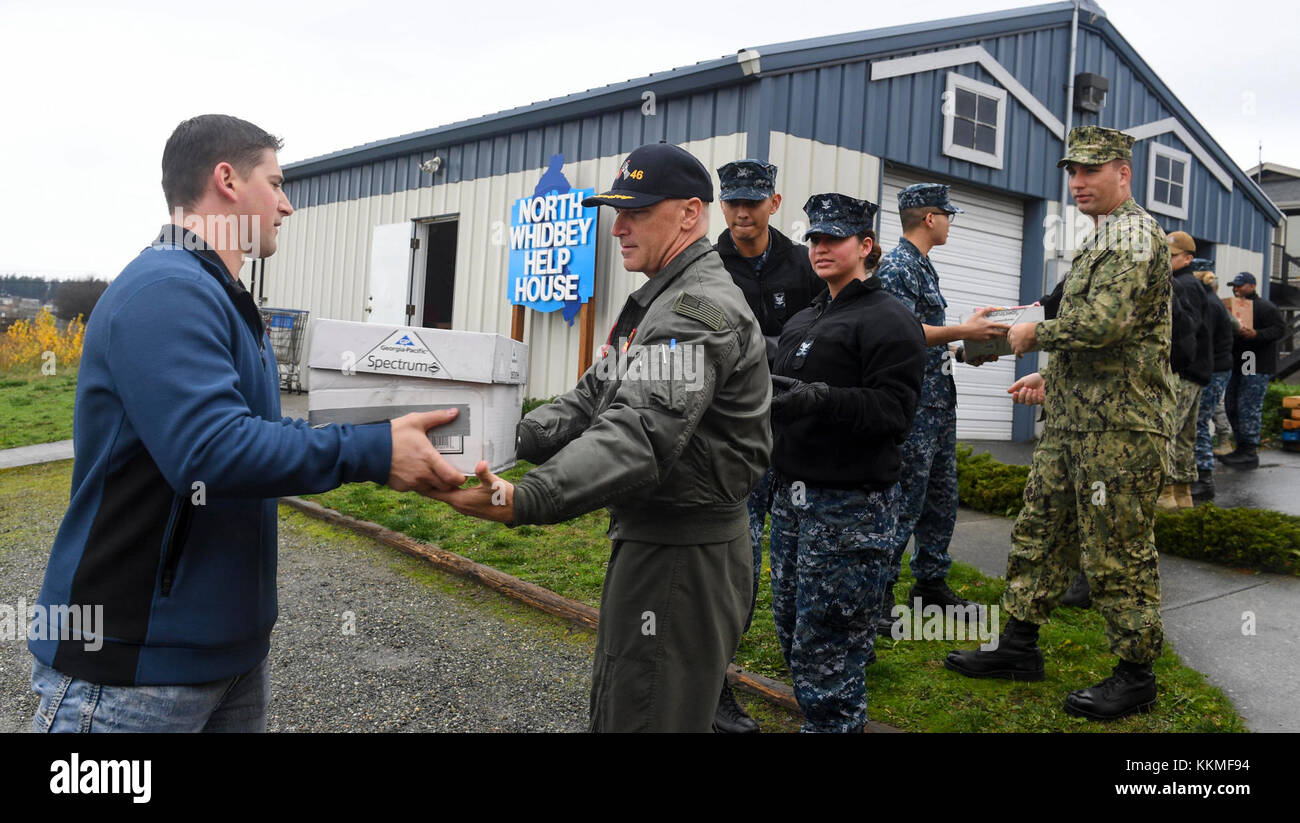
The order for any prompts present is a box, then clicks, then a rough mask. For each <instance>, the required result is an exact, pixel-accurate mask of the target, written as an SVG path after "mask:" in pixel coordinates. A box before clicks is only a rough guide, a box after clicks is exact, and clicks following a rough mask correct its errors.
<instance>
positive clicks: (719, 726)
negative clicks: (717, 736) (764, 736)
mask: <svg viewBox="0 0 1300 823" xmlns="http://www.w3.org/2000/svg"><path fill="white" fill-rule="evenodd" d="M713 730H714V731H715V732H722V733H724V734H756V733H757V732H758V724H757V723H755V722H754V718H752V717H750V716H749V715H747V714H745V710H744V709H742V708H740V704H739V703H737V702H736V696H735V695H734V694H732V693H731V686H729V685H728V684H726V683H723V684H722V694H721V695H719V696H718V708H717V711H715V712H714V713H713Z"/></svg>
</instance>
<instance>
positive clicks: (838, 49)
mask: <svg viewBox="0 0 1300 823" xmlns="http://www.w3.org/2000/svg"><path fill="white" fill-rule="evenodd" d="M1074 8H1075V6H1074V3H1072V2H1058V3H1048V4H1044V5H1037V6H1029V7H1026V8H1021V9H1010V10H1006V11H996V12H987V13H984V14H974V15H967V16H963V17H952V18H947V19H943V20H935V21H930V22H924V23H913V24H908V25H903V26H891V27H889V28H882V29H871V30H866V31H859V32H850V33H846V34H836V35H828V36H824V37H815V38H809V39H805V40H795V41H789V42H785V43H774V44H770V45H767V46H759V47H756V48H754V49H753V50H754V51H757V52H758V53H759V55H760V71H759V73H758V74H757V75H754V76H753V79H755V80H756V79H758V78H760V77H772V76H775V75H781V74H785V73H789V72H795V71H801V70H806V69H809V68H814V67H818V66H824V65H831V64H835V63H838V62H844V61H850V60H862V59H863V58H864V57H873V58H874V57H883V56H888V55H891V54H898V53H904V52H909V51H916V50H918V49H925V48H930V47H938V46H943V45H948V44H952V43H955V42H962V41H970V40H975V39H979V38H985V37H990V36H993V35H998V34H1006V33H1009V32H1026V31H1033V30H1036V29H1045V28H1050V27H1059V26H1061V25H1062V24H1066V25H1068V23H1069V21H1070V19H1071V16H1072V15H1073V12H1074ZM1079 10H1080V16H1079V25H1080V27H1081V28H1089V29H1091V30H1094V31H1096V32H1098V33H1100V34H1101V36H1103V37H1104V38H1105V39H1106V40H1107V41H1108V42H1110V43H1111V45H1112V46H1113V47H1114V48H1115V49H1116V51H1118V52H1120V54H1121V55H1122V56H1123V58H1124V59H1125V60H1126V61H1127V62H1128V63H1130V64H1131V65H1132V67H1133V69H1134V71H1135V72H1137V73H1138V74H1139V75H1140V76H1141V77H1142V79H1143V80H1144V81H1145V82H1146V83H1148V84H1149V85H1150V86H1151V88H1152V90H1153V92H1154V93H1155V94H1156V96H1157V97H1159V98H1161V101H1162V102H1163V103H1164V104H1165V105H1166V106H1167V107H1168V108H1169V109H1170V110H1171V111H1173V112H1175V113H1176V116H1177V118H1178V119H1179V120H1180V121H1181V122H1183V123H1184V124H1185V125H1186V126H1187V128H1188V130H1189V131H1190V132H1191V134H1192V135H1193V136H1195V137H1196V139H1197V140H1198V141H1199V142H1200V143H1201V144H1202V145H1203V146H1204V147H1205V149H1206V150H1207V151H1209V152H1210V154H1211V155H1213V156H1214V158H1215V159H1216V161H1218V162H1219V164H1220V165H1222V166H1223V167H1224V168H1225V169H1226V170H1227V171H1228V172H1229V173H1230V174H1231V175H1232V177H1233V179H1234V180H1235V181H1236V185H1237V186H1239V187H1241V189H1242V192H1243V194H1244V195H1245V196H1246V197H1247V198H1248V199H1249V200H1250V201H1251V202H1252V203H1253V204H1254V205H1255V206H1256V208H1258V209H1259V210H1260V211H1261V212H1263V213H1264V214H1265V215H1266V216H1268V218H1269V219H1270V220H1271V221H1272V222H1273V223H1274V224H1277V223H1278V222H1279V221H1280V220H1281V219H1282V213H1281V212H1280V211H1279V210H1278V209H1277V207H1276V206H1275V205H1274V204H1273V203H1272V201H1270V200H1269V198H1268V197H1267V196H1266V195H1264V193H1263V192H1262V191H1261V190H1260V189H1259V187H1258V186H1257V185H1256V184H1255V182H1254V180H1252V179H1250V178H1249V177H1248V176H1247V175H1246V174H1245V173H1244V172H1243V171H1242V170H1241V168H1240V167H1239V166H1237V164H1236V163H1235V162H1233V161H1232V159H1231V158H1230V157H1229V156H1228V154H1227V152H1225V151H1224V150H1223V149H1222V148H1221V147H1220V146H1219V145H1218V143H1216V142H1215V141H1214V139H1213V138H1212V137H1211V136H1210V134H1209V132H1208V131H1206V129H1205V128H1204V127H1203V126H1202V125H1201V124H1200V123H1199V122H1198V121H1197V120H1196V119H1195V118H1194V117H1192V115H1191V113H1190V112H1188V110H1187V107H1186V106H1184V105H1183V104H1182V103H1181V102H1180V101H1179V100H1178V98H1177V97H1176V96H1175V95H1174V94H1173V92H1172V91H1170V90H1169V87H1168V86H1167V85H1165V83H1164V82H1163V81H1162V80H1161V79H1160V78H1159V77H1158V76H1157V75H1156V73H1155V72H1154V71H1153V70H1152V69H1151V67H1150V66H1149V65H1147V63H1146V61H1144V60H1143V59H1142V58H1141V57H1140V56H1138V54H1137V52H1136V50H1134V49H1133V47H1132V46H1131V45H1130V44H1129V43H1128V41H1126V40H1125V39H1124V38H1123V36H1122V35H1120V34H1119V32H1118V31H1117V30H1116V29H1115V27H1114V26H1113V25H1111V23H1110V21H1109V19H1107V17H1106V14H1105V12H1104V11H1103V10H1102V9H1101V7H1100V6H1098V5H1097V4H1096V3H1094V2H1092V0H1081V2H1080V3H1079ZM742 51H743V50H742ZM745 80H746V75H745V73H744V70H743V69H742V67H741V64H740V62H739V60H738V57H737V56H736V55H728V56H724V57H720V58H716V59H713V60H705V61H702V62H699V63H696V64H695V65H692V66H684V67H680V68H675V69H672V70H670V71H665V72H658V73H654V74H651V75H648V76H646V77H639V78H634V79H631V80H627V81H624V82H622V83H615V84H612V85H608V86H603V87H600V88H596V89H588V90H587V91H583V92H578V93H576V94H570V95H566V96H563V97H556V98H552V99H549V100H544V101H540V102H537V103H533V104H530V105H527V106H519V107H517V108H513V109H508V110H505V111H501V112H497V113H495V114H489V115H485V116H483V117H477V118H474V119H471V120H464V121H461V122H459V123H452V124H449V125H445V126H439V127H437V128H433V129H428V130H426V131H421V132H414V133H412V134H406V135H402V136H399V137H394V138H390V139H387V140H379V141H376V142H373V143H366V144H364V145H361V146H356V147H354V148H349V149H344V150H342V151H337V152H333V153H331V154H327V155H322V156H320V157H314V158H310V159H307V160H302V161H299V162H296V163H290V164H288V165H286V166H285V167H284V169H285V173H286V177H287V178H288V179H289V180H298V179H303V178H306V177H311V176H315V175H321V174H326V173H329V172H335V171H340V170H344V169H351V168H353V167H355V166H358V165H361V164H366V163H374V162H376V161H383V160H389V159H393V158H399V157H402V156H410V155H414V154H418V153H420V152H426V151H431V150H433V149H435V148H445V147H447V146H450V145H453V144H458V143H464V142H467V141H473V140H481V139H483V138H485V137H494V136H499V135H505V134H510V133H513V132H518V131H521V130H525V129H532V128H537V127H539V126H544V125H550V124H556V123H559V122H562V121H568V120H573V119H576V118H582V117H591V116H593V115H597V114H600V113H603V112H610V111H614V110H618V109H626V108H629V107H637V106H640V104H641V93H642V91H644V89H645V88H646V87H647V84H653V86H654V89H655V91H656V93H657V95H658V96H659V98H660V99H664V98H668V97H672V96H674V95H688V94H695V93H699V92H703V91H707V90H709V89H715V88H718V87H720V86H724V85H731V84H738V83H742V82H744V81H745Z"/></svg>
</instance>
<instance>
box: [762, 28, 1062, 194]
mask: <svg viewBox="0 0 1300 823" xmlns="http://www.w3.org/2000/svg"><path fill="white" fill-rule="evenodd" d="M952 45H954V46H957V45H961V46H970V45H980V46H983V47H984V48H985V50H987V51H988V52H989V53H990V54H992V55H993V56H994V57H995V58H997V60H998V62H1000V63H1001V64H1002V65H1003V66H1005V67H1006V68H1007V70H1008V71H1010V72H1011V73H1012V74H1014V75H1015V76H1016V77H1017V79H1019V80H1020V82H1021V83H1022V84H1024V86H1025V87H1026V88H1028V89H1029V90H1030V91H1031V92H1033V94H1034V96H1035V97H1037V98H1038V99H1039V100H1040V101H1042V102H1043V104H1044V105H1046V106H1047V107H1048V108H1049V109H1051V110H1052V111H1053V112H1057V113H1058V114H1059V113H1060V112H1062V111H1064V109H1065V92H1064V86H1065V82H1066V68H1065V64H1066V62H1067V57H1066V55H1067V54H1068V52H1069V45H1070V44H1069V30H1068V29H1059V28H1058V29H1045V30H1039V31H1033V32H1025V33H1021V34H1015V35H1008V36H1004V37H997V38H990V39H986V40H979V41H971V42H966V43H954V44H952ZM931 51H934V50H933V49H926V50H924V51H922V52H913V53H916V54H923V53H929V52H931ZM901 56H905V55H901V54H899V55H891V57H901ZM949 71H953V72H956V73H958V74H961V75H964V76H966V77H972V78H974V79H976V80H979V81H980V82H983V83H989V84H992V85H997V82H996V80H994V78H993V77H992V76H991V75H989V74H988V72H986V71H985V70H984V69H983V68H981V67H980V66H979V65H977V64H969V65H964V66H956V67H953V68H951V69H940V70H937V71H928V72H921V73H918V74H912V75H905V76H902V77H894V78H890V79H887V80H878V81H876V82H870V76H871V70H870V61H868V60H866V59H863V60H861V61H856V62H850V63H842V64H840V65H835V66H827V67H823V68H816V69H807V70H803V71H796V72H792V73H790V74H785V75H780V76H777V77H765V78H763V80H762V83H763V84H765V85H769V86H770V87H771V88H770V89H764V90H763V92H762V94H763V96H764V99H765V100H766V99H771V100H772V110H771V118H772V119H771V121H770V122H771V127H772V129H773V130H775V131H784V132H787V133H789V134H794V135H798V136H800V137H807V138H810V139H813V140H817V141H820V142H823V143H830V144H835V145H840V146H844V147H846V148H851V149H855V150H857V151H861V152H865V153H867V154H872V155H875V156H877V157H883V158H885V159H886V160H891V161H894V162H897V163H901V164H904V165H908V166H915V167H918V168H925V169H930V170H932V171H934V172H936V173H938V174H940V175H945V176H948V177H952V178H956V179H960V180H966V181H969V182H971V183H976V184H979V185H984V186H990V187H993V188H998V189H1004V190H1007V191H1011V192H1018V193H1022V194H1028V195H1033V196H1036V197H1055V196H1056V195H1057V192H1058V191H1059V186H1058V183H1057V181H1056V180H1055V175H1054V174H1049V173H1047V170H1048V169H1054V168H1055V163H1056V160H1057V159H1059V157H1060V154H1059V152H1060V146H1061V144H1060V141H1058V140H1057V138H1056V136H1055V135H1053V134H1052V133H1051V131H1049V130H1048V128H1047V127H1046V126H1044V125H1043V123H1042V122H1041V121H1039V120H1038V119H1037V118H1035V117H1034V116H1033V115H1032V114H1030V113H1029V111H1028V110H1027V109H1025V108H1024V107H1023V106H1021V105H1020V104H1019V103H1016V102H1015V101H1014V99H1013V98H1008V108H1007V119H1006V131H1007V135H1008V140H1007V143H1006V146H1005V149H1004V168H1002V169H1001V170H998V169H992V168H989V167H987V166H981V165H978V164H975V163H968V162H966V161H965V160H958V159H955V158H952V157H948V156H947V155H945V154H943V152H942V149H943V112H942V105H943V93H944V91H945V89H946V88H947V77H948V72H949Z"/></svg>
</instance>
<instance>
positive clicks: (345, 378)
mask: <svg viewBox="0 0 1300 823" xmlns="http://www.w3.org/2000/svg"><path fill="white" fill-rule="evenodd" d="M307 366H308V368H309V370H310V374H309V381H310V382H309V386H310V390H309V391H308V393H307V421H308V422H309V423H311V425H313V426H318V425H326V424H329V423H374V422H377V421H380V420H390V419H392V418H394V417H401V416H402V415H404V414H408V413H410V412H416V411H431V410H434V409H445V408H450V407H453V406H454V407H456V408H457V409H459V414H457V415H456V419H455V420H453V421H452V422H451V423H449V424H447V425H445V426H439V427H437V428H435V429H431V430H430V431H429V439H430V441H432V443H433V444H434V446H435V447H437V449H438V451H440V452H442V454H443V455H444V456H445V457H446V458H447V462H449V463H450V464H451V465H452V466H454V467H455V468H456V470H457V471H460V472H464V473H465V474H473V473H474V467H475V465H477V463H478V462H479V461H480V460H486V461H487V462H488V466H489V467H490V468H491V470H492V471H493V472H500V471H504V470H506V469H508V468H510V467H511V466H513V465H514V464H515V427H516V426H517V425H518V424H519V418H520V415H521V411H522V408H521V407H522V405H523V392H524V384H525V382H526V381H527V378H528V375H527V369H528V346H527V345H525V344H523V343H520V342H518V341H515V340H511V339H510V338H508V337H503V336H501V335H499V334H482V333H479V332H464V331H448V330H445V329H423V328H416V327H410V326H392V325H386V324H382V323H351V322H347V321H344V320H323V319H316V320H313V321H312V334H311V351H310V353H309V354H308V357H307Z"/></svg>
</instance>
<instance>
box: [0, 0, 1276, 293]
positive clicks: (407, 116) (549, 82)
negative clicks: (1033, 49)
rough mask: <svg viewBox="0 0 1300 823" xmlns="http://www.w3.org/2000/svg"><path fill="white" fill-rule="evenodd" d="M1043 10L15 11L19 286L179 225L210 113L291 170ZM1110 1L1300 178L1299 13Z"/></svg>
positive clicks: (11, 180) (141, 6) (7, 87)
mask: <svg viewBox="0 0 1300 823" xmlns="http://www.w3.org/2000/svg"><path fill="white" fill-rule="evenodd" d="M1025 5H1033V4H1032V3H1016V2H1005V1H1004V2H998V0H934V2H929V3H925V4H913V3H885V2H880V0H875V2H867V3H863V2H861V0H857V1H856V2H840V0H817V2H815V3H802V2H790V0H781V2H768V0H755V1H753V2H748V3H732V4H725V5H724V4H705V3H701V2H699V0H689V1H687V2H679V0H656V1H655V2H653V3H644V4H640V5H638V4H635V3H620V4H590V5H587V4H578V3H567V4H566V3H546V2H516V1H515V0H496V2H468V3H435V4H430V3H427V2H425V3H415V2H396V1H395V0H393V1H387V0H372V2H369V3H367V4H366V6H365V8H364V9H362V8H361V7H360V4H355V3H347V2H331V1H330V0H323V1H322V0H316V2H311V3H278V2H272V1H271V0H254V1H253V2H248V1H246V0H223V2H221V3H210V4H197V3H195V4H187V3H177V2H174V0H173V2H167V3H164V2H123V0H116V2H113V0H110V2H106V3H105V2H95V3H86V2H59V0H41V1H40V2H34V1H33V2H28V0H0V117H2V118H3V119H2V120H0V173H2V177H0V180H2V181H3V183H2V184H0V192H2V193H3V194H2V196H0V273H8V272H23V273H38V274H43V275H46V276H52V277H59V276H69V275H73V274H84V273H94V274H98V275H100V276H106V277H112V276H115V275H116V274H117V272H118V271H119V270H120V269H121V268H122V267H123V266H124V265H125V264H126V263H128V262H129V261H130V260H131V258H133V257H134V256H135V255H136V254H137V253H138V252H139V250H140V249H141V248H143V247H144V246H145V245H146V244H147V243H148V242H149V240H150V239H151V238H152V235H153V232H154V231H155V230H156V229H157V228H158V226H159V225H161V224H162V223H163V222H165V221H166V220H167V210H166V207H165V205H164V203H163V199H162V193H161V189H160V187H159V183H158V181H159V178H160V171H159V161H160V159H161V156H162V147H163V144H164V142H165V141H166V139H167V136H168V135H169V134H170V133H171V130H172V129H173V128H175V126H176V124H177V123H178V122H180V121H181V120H183V119H185V118H187V117H191V116H193V115H196V114H202V113H207V112H221V113H226V114H234V115H236V116H239V117H243V118H244V119H247V120H251V121H253V122H254V123H257V124H258V125H260V126H262V127H263V128H266V129H267V130H269V131H271V132H272V133H275V134H278V135H281V136H283V137H284V139H285V147H284V150H283V151H282V152H281V155H280V160H281V162H282V163H288V162H292V161H294V160H301V159H304V158H307V157H313V156H316V155H320V154H325V153H327V152H331V151H336V150H338V149H342V148H347V147H349V146H354V145H358V144H360V143H365V142H369V141H371V140H379V139H384V138H388V137H394V136H396V135H399V134H406V133H409V132H413V131H420V130H423V129H427V128H431V127H433V126H438V125H443V124H446V123H451V122H455V121H458V120H463V119H466V118H469V117H475V116H478V115H482V114H488V113H491V112H495V111H499V110H501V109H506V108H511V107H514V106H518V105H523V104H527V103H531V102H534V101H537V100H543V99H546V98H550V97H557V96H562V95H565V94H569V93H572V92H575V91H581V90H584V89H588V88H593V87H597V86H603V85H606V84H608V83H613V82H618V81H621V80H627V79H629V78H633V77H640V76H644V75H646V74H649V73H650V72H654V71H663V70H666V69H671V68H674V67H677V66H682V65H686V64H690V63H695V62H698V61H700V60H707V59H712V58H715V57H719V56H722V55H724V54H734V53H735V52H736V51H737V50H738V49H740V48H742V47H747V46H762V45H765V44H768V43H777V42H784V41H787V40H794V39H801V38H804V37H815V36H819V35H825V34H838V33H843V32H851V31H860V30H863V29H873V28H879V27H883V26H891V25H898V24H902V23H914V22H921V21H925V20H936V19H940V18H945V17H954V16H961V15H966V14H973V13H977V12H982V11H992V10H996V9H1006V8H1015V7H1018V6H1025ZM1101 5H1102V8H1104V9H1105V10H1106V12H1107V14H1108V16H1109V17H1110V19H1111V21H1112V22H1113V23H1114V24H1115V26H1116V28H1118V29H1119V31H1120V32H1121V34H1123V35H1124V36H1125V37H1126V38H1127V39H1128V40H1129V42H1130V43H1132V44H1133V46H1134V47H1135V48H1136V49H1137V51H1138V52H1139V53H1140V54H1141V55H1142V56H1143V57H1144V58H1145V59H1146V60H1147V62H1148V63H1149V64H1150V65H1151V66H1152V67H1153V68H1154V69H1155V71H1156V73H1157V74H1159V75H1160V77H1161V78H1162V79H1163V80H1164V81H1165V82H1166V83H1167V84H1168V85H1169V87H1170V88H1171V89H1173V91H1174V93H1175V94H1177V95H1178V97H1179V99H1181V100H1182V102H1183V103H1184V104H1185V105H1186V106H1187V108H1188V109H1189V110H1190V111H1191V113H1192V114H1193V116H1195V117H1196V118H1197V119H1199V120H1200V121H1201V123H1203V124H1204V125H1205V127H1206V128H1207V129H1208V130H1209V131H1210V133H1211V134H1212V135H1214V137H1215V138H1216V139H1217V140H1218V141H1219V143H1220V144H1221V145H1222V146H1223V147H1224V149H1225V150H1227V152H1228V153H1229V155H1231V156H1232V158H1233V159H1234V160H1235V161H1236V162H1237V163H1238V164H1239V165H1241V166H1242V167H1243V168H1249V167H1250V166H1253V165H1255V163H1256V161H1257V157H1258V151H1259V143H1260V141H1263V150H1264V159H1265V160H1266V161H1269V162H1275V163H1282V164H1285V165H1289V166H1296V167H1300V82H1297V81H1300V70H1298V68H1297V67H1298V66H1300V55H1298V54H1297V51H1298V47H1297V41H1298V38H1297V34H1300V31H1297V26H1296V24H1295V22H1294V21H1295V12H1294V7H1293V6H1292V5H1291V4H1289V3H1287V4H1284V3H1281V2H1273V0H1237V2H1232V3H1225V2H1223V1H1222V0H1213V1H1211V0H1180V2H1178V3H1173V4H1163V3H1155V2H1151V0H1102V2H1101ZM204 8H207V9H212V10H214V13H212V14H210V15H209V14H208V13H205V12H204V11H202V9H204ZM218 9H219V10H220V11H219V13H215V10H218ZM291 219H292V218H291Z"/></svg>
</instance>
